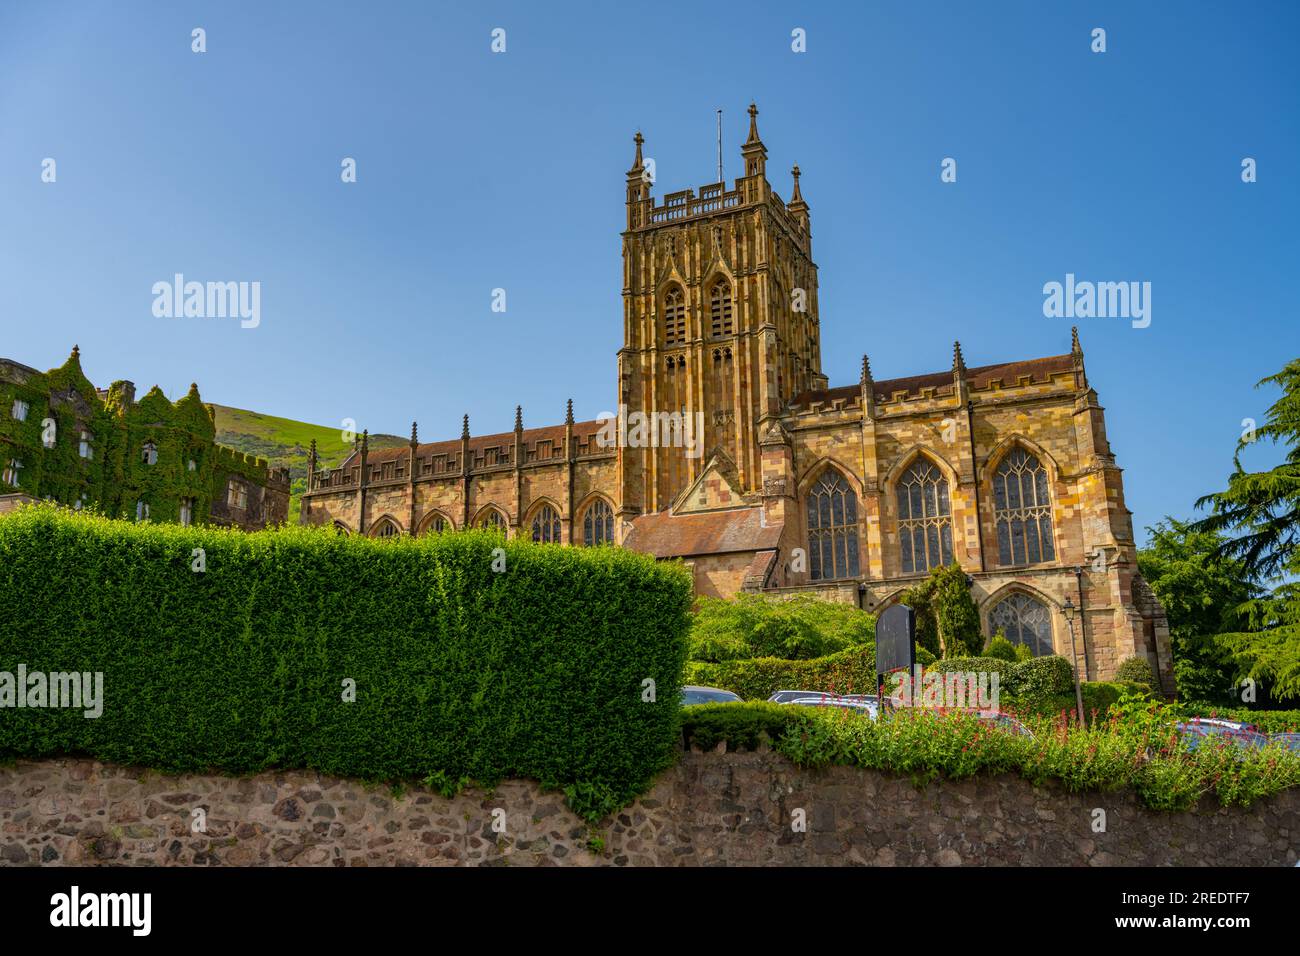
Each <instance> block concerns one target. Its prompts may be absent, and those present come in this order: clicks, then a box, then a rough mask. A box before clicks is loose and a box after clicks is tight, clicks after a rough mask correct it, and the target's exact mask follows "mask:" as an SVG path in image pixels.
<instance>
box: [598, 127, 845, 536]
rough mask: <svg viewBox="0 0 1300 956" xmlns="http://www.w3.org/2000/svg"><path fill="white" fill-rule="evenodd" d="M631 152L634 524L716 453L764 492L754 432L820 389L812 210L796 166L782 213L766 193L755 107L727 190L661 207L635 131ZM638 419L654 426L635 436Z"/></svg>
mask: <svg viewBox="0 0 1300 956" xmlns="http://www.w3.org/2000/svg"><path fill="white" fill-rule="evenodd" d="M634 141H635V143H636V156H635V159H634V160H633V163H632V168H631V169H629V170H628V172H627V228H626V230H625V231H624V232H623V347H622V349H620V350H619V355H618V374H619V403H620V413H621V414H622V415H624V416H625V422H626V424H627V426H628V427H627V432H626V434H627V440H626V441H620V446H619V475H620V482H621V484H622V492H623V495H622V497H623V506H624V514H625V515H626V516H627V517H629V518H630V517H634V516H635V515H636V514H638V513H646V512H652V511H662V510H664V509H667V508H669V507H671V506H672V504H673V502H674V500H675V499H676V498H677V497H678V496H679V495H680V494H681V493H682V492H683V491H684V489H686V488H687V487H688V486H689V485H690V484H691V482H692V481H693V480H694V479H695V478H696V477H698V475H699V474H700V472H701V470H702V469H703V468H704V467H705V465H707V463H708V462H709V460H710V459H711V458H712V457H713V456H714V454H715V453H718V452H721V453H724V454H725V455H726V456H727V457H728V458H729V459H730V460H731V463H733V464H734V466H735V474H736V476H737V480H738V482H739V485H740V489H739V490H741V491H742V493H745V494H748V493H752V492H757V491H759V490H760V489H761V485H762V475H761V461H760V451H759V447H758V435H759V434H760V431H761V430H762V429H763V428H765V427H766V426H768V425H769V424H770V423H771V421H772V420H773V419H775V418H777V417H778V416H780V414H781V412H782V410H783V409H784V408H785V407H786V405H787V404H788V403H789V402H790V400H791V399H792V398H794V397H795V396H796V395H798V394H799V393H801V392H803V391H806V390H809V389H818V388H825V387H826V378H825V376H824V375H823V374H822V371H821V342H820V330H819V327H818V313H817V266H816V265H815V264H814V263H813V261H812V246H811V233H810V222H809V214H808V209H809V207H808V203H807V202H805V201H804V198H803V194H802V192H801V191H800V186H799V167H798V166H796V167H794V169H793V170H792V175H793V177H794V181H793V188H792V191H791V194H790V201H789V202H788V203H787V202H785V201H783V200H782V199H781V197H780V196H779V195H777V193H776V192H775V191H774V190H773V189H772V186H771V183H769V182H768V179H767V148H766V147H765V146H764V145H763V141H762V140H761V139H760V138H759V135H758V109H757V108H756V107H755V106H754V105H753V104H750V107H749V136H748V138H747V139H746V141H745V144H744V146H743V147H741V151H740V152H741V157H742V160H743V163H744V172H745V174H744V175H743V176H741V177H740V178H738V179H736V180H735V185H734V187H733V188H732V189H730V190H728V189H727V187H726V182H725V180H724V181H723V182H718V183H713V184H711V185H707V186H701V187H700V190H699V195H698V196H697V195H696V194H695V191H694V190H693V189H685V190H682V191H681V192H674V193H667V194H666V195H664V196H663V199H662V201H661V202H659V203H656V201H655V199H654V197H653V196H652V195H651V191H650V190H651V187H652V185H653V182H652V175H651V172H650V169H649V168H648V167H647V165H646V162H645V160H644V158H643V156H642V144H643V143H644V140H643V138H642V136H641V134H640V133H637V134H636V137H635V140H634ZM652 165H653V164H652ZM638 413H639V417H638ZM638 421H641V422H647V421H648V422H652V423H655V424H653V425H652V426H650V427H649V428H647V429H642V430H640V431H638V430H637V429H636V428H634V427H632V426H634V425H635V424H636V423H637V422H638ZM675 427H677V428H678V440H674V428H675Z"/></svg>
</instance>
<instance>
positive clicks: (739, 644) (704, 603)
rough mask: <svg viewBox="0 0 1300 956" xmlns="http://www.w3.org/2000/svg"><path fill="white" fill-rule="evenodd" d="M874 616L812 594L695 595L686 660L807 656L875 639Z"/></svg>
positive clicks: (803, 657)
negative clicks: (783, 596)
mask: <svg viewBox="0 0 1300 956" xmlns="http://www.w3.org/2000/svg"><path fill="white" fill-rule="evenodd" d="M875 635H876V619H875V618H874V617H873V616H872V615H870V614H867V613H866V612H865V611H862V610H859V609H858V608H857V607H855V606H853V605H851V604H835V603H832V602H830V601H822V600H819V599H817V598H815V597H813V596H812V595H799V596H797V597H793V598H789V599H781V598H774V597H769V596H765V595H758V594H739V595H737V596H736V598H735V599H734V600H730V601H727V600H722V599H720V598H701V599H700V602H699V606H698V607H697V608H696V611H695V615H694V621H693V623H692V627H691V660H693V661H704V662H712V663H717V662H720V661H731V660H747V659H749V658H753V657H780V658H785V659H786V660H811V659H812V658H816V657H825V656H826V655H827V654H834V653H836V652H838V651H842V650H844V649H846V648H849V647H853V646H856V645H859V644H870V643H872V642H873V641H874V640H875Z"/></svg>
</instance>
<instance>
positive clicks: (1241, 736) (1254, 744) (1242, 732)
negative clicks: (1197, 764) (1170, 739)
mask: <svg viewBox="0 0 1300 956" xmlns="http://www.w3.org/2000/svg"><path fill="white" fill-rule="evenodd" d="M1174 730H1175V731H1177V732H1178V736H1179V737H1181V738H1182V739H1183V740H1184V741H1185V742H1186V743H1187V749H1188V750H1195V749H1196V748H1197V747H1199V746H1200V745H1201V741H1203V740H1205V739H1207V738H1210V737H1213V738H1215V739H1219V740H1224V741H1226V742H1227V743H1230V744H1232V745H1233V746H1236V747H1243V748H1245V749H1247V750H1257V749H1259V748H1260V747H1265V746H1267V745H1268V737H1267V736H1265V735H1264V734H1261V733H1260V732H1259V731H1258V730H1255V729H1254V728H1253V727H1251V726H1250V725H1249V724H1243V723H1242V722H1241V721H1238V720H1221V719H1219V718H1214V717H1193V718H1192V719H1190V720H1184V721H1180V722H1179V723H1176V724H1174Z"/></svg>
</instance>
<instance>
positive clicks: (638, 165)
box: [627, 130, 645, 177]
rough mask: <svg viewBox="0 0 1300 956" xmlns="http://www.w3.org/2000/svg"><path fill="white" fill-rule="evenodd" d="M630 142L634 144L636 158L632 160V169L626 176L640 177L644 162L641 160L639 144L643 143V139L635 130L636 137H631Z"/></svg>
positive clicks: (639, 132) (638, 131)
mask: <svg viewBox="0 0 1300 956" xmlns="http://www.w3.org/2000/svg"><path fill="white" fill-rule="evenodd" d="M632 142H634V143H636V158H635V159H633V160H632V168H631V169H629V170H628V171H627V174H628V176H637V177H640V175H641V170H643V169H645V160H643V159H642V158H641V144H642V143H644V142H645V137H644V136H642V135H641V131H640V130H637V131H636V135H635V136H633V137H632Z"/></svg>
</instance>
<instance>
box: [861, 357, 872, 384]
mask: <svg viewBox="0 0 1300 956" xmlns="http://www.w3.org/2000/svg"><path fill="white" fill-rule="evenodd" d="M870 381H871V359H869V358H867V357H866V355H863V356H862V379H861V381H860V384H862V385H866V384H867V383H868V382H870Z"/></svg>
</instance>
